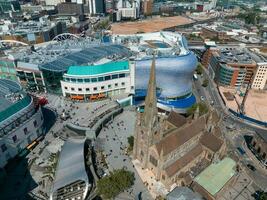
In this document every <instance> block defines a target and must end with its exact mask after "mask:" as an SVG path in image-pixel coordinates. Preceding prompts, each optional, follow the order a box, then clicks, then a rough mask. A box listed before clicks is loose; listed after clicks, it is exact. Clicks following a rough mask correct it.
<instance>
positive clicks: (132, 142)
mask: <svg viewBox="0 0 267 200" xmlns="http://www.w3.org/2000/svg"><path fill="white" fill-rule="evenodd" d="M127 140H128V144H129V148H128V149H129V150H130V151H132V150H133V146H134V137H133V136H130V137H128V138H127Z"/></svg>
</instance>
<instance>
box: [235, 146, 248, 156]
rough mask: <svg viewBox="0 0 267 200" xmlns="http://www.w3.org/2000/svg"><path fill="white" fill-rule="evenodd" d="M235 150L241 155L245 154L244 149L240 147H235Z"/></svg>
mask: <svg viewBox="0 0 267 200" xmlns="http://www.w3.org/2000/svg"><path fill="white" fill-rule="evenodd" d="M237 150H238V152H239V153H240V154H241V155H242V156H243V155H244V154H246V152H245V150H244V149H243V148H242V147H237Z"/></svg>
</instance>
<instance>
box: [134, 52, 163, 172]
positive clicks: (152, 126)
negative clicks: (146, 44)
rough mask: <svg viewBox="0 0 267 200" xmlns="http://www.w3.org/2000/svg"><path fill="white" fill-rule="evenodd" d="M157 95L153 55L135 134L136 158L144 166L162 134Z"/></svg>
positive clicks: (145, 166)
mask: <svg viewBox="0 0 267 200" xmlns="http://www.w3.org/2000/svg"><path fill="white" fill-rule="evenodd" d="M159 131H160V125H159V119H158V109H157V96H156V69H155V57H154V56H153V60H152V64H151V69H150V77H149V82H148V88H147V95H146V98H145V109H144V112H143V113H140V114H139V115H138V117H137V122H136V129H135V135H134V149H133V151H134V152H133V154H134V158H135V159H138V160H139V161H140V163H141V164H142V167H143V168H147V163H148V159H149V147H150V146H152V145H153V144H155V143H156V142H157V141H158V138H159V134H160V132H159Z"/></svg>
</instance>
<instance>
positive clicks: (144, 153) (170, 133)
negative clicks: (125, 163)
mask: <svg viewBox="0 0 267 200" xmlns="http://www.w3.org/2000/svg"><path fill="white" fill-rule="evenodd" d="M156 84H157V83H156V62H155V57H153V60H152V64H151V68H150V77H149V82H148V88H147V95H146V98H145V103H144V111H143V112H138V114H137V120H136V127H135V133H134V148H133V159H134V160H136V161H137V162H138V163H139V164H140V166H141V167H142V168H143V169H147V170H150V171H151V172H152V173H153V175H154V176H155V179H156V180H157V181H160V182H162V183H163V184H164V185H165V186H166V188H168V189H170V188H171V187H173V186H174V185H176V186H188V185H190V184H191V183H192V180H193V178H194V177H195V176H196V175H198V174H199V173H200V172H201V171H202V170H204V169H205V168H206V167H207V166H208V165H209V164H211V163H212V162H216V161H218V160H220V159H222V158H223V157H224V155H225V151H226V145H225V142H224V140H223V138H222V134H221V132H220V128H219V123H220V118H219V116H218V114H217V113H216V111H214V110H210V111H208V112H207V113H206V114H202V115H200V112H199V108H197V109H196V111H195V113H194V115H193V117H184V116H183V115H180V114H179V113H176V112H174V111H171V112H170V113H167V114H166V113H162V112H159V111H158V108H157V96H156V88H157V85H156ZM178 87H179V86H178Z"/></svg>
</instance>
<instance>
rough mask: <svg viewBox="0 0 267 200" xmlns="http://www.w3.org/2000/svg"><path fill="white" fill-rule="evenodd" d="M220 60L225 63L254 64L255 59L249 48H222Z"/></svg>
mask: <svg viewBox="0 0 267 200" xmlns="http://www.w3.org/2000/svg"><path fill="white" fill-rule="evenodd" d="M220 52H221V53H220V61H221V62H225V63H243V64H253V63H255V61H254V60H253V59H252V55H251V54H250V52H249V51H248V50H247V49H241V48H222V49H220Z"/></svg>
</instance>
